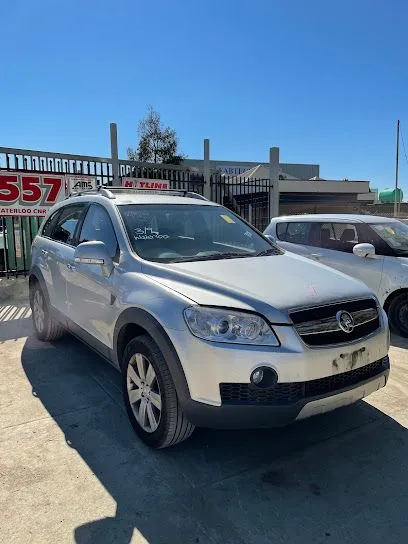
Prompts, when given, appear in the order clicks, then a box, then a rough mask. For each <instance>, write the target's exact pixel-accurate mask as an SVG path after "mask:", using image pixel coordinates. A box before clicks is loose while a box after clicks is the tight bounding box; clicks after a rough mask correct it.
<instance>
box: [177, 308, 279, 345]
mask: <svg viewBox="0 0 408 544" xmlns="http://www.w3.org/2000/svg"><path fill="white" fill-rule="evenodd" d="M184 319H185V320H186V323H187V326H188V328H189V329H190V331H191V332H192V334H194V336H197V337H198V338H202V339H203V340H210V341H212V342H226V343H229V344H250V345H254V346H279V345H280V344H279V340H278V339H277V337H276V335H275V333H274V332H273V330H272V329H271V327H270V326H269V325H268V323H267V322H266V321H265V320H264V319H263V318H262V317H260V316H259V315H256V314H251V313H246V312H238V311H235V310H227V309H222V308H208V307H205V306H192V307H190V308H186V309H185V310H184Z"/></svg>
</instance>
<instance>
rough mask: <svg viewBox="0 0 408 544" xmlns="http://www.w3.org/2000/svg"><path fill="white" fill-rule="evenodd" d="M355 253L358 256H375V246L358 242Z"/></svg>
mask: <svg viewBox="0 0 408 544" xmlns="http://www.w3.org/2000/svg"><path fill="white" fill-rule="evenodd" d="M353 253H354V255H357V257H363V258H370V257H371V258H373V257H375V247H374V246H373V244H356V245H355V246H354V247H353Z"/></svg>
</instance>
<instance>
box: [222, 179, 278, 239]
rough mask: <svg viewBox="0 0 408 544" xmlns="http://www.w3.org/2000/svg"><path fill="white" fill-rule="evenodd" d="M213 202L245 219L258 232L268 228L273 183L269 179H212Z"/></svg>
mask: <svg viewBox="0 0 408 544" xmlns="http://www.w3.org/2000/svg"><path fill="white" fill-rule="evenodd" d="M211 195H212V200H214V201H215V202H218V203H219V204H222V205H223V206H225V207H227V208H229V209H230V210H231V211H233V212H235V213H237V214H238V215H240V216H241V217H243V218H244V219H245V220H246V221H248V222H249V223H251V224H252V225H254V227H256V228H257V229H258V230H260V231H264V230H265V229H266V227H267V226H268V224H269V222H270V219H271V215H270V199H271V183H270V180H269V179H248V178H243V177H236V176H232V177H229V176H223V175H213V176H212V177H211Z"/></svg>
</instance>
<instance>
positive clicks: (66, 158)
mask: <svg viewBox="0 0 408 544" xmlns="http://www.w3.org/2000/svg"><path fill="white" fill-rule="evenodd" d="M6 172H11V173H20V174H25V175H27V176H28V175H29V174H33V173H36V175H41V176H53V175H54V176H61V175H72V176H74V175H76V176H84V177H85V178H86V177H88V179H90V178H96V181H97V184H98V185H106V186H109V185H112V183H113V179H114V178H113V171H112V159H110V158H103V157H91V156H86V155H68V154H61V153H49V152H44V151H31V150H26V149H11V148H1V147H0V175H1V174H5V173H6ZM119 173H120V179H119V180H118V183H121V178H123V177H132V178H143V179H145V180H167V181H169V182H170V188H171V189H177V190H186V191H193V192H197V193H199V194H203V190H204V179H203V175H202V174H200V173H199V172H196V171H193V170H192V169H188V168H185V167H183V166H175V165H166V164H157V165H152V164H146V163H137V162H134V161H129V160H119ZM8 190H9V189H8V188H7V187H6V186H4V187H2V185H1V184H0V193H2V194H4V193H7V192H8ZM1 200H2V199H1V198H0V201H1ZM3 213H4V212H3ZM41 222H42V217H22V216H10V215H2V214H1V205H0V277H1V276H7V277H9V276H17V275H20V274H24V275H25V274H27V273H28V271H29V269H30V262H31V244H32V241H33V239H34V237H35V235H36V234H37V231H38V229H39V226H40V224H41Z"/></svg>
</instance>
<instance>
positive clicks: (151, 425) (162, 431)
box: [122, 335, 194, 449]
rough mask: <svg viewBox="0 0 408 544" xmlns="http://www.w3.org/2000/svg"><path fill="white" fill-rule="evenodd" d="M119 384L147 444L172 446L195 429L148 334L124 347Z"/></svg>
mask: <svg viewBox="0 0 408 544" xmlns="http://www.w3.org/2000/svg"><path fill="white" fill-rule="evenodd" d="M122 387H123V396H124V401H125V406H126V411H127V413H128V416H129V419H130V421H131V423H132V426H133V428H134V430H135V431H136V434H137V435H138V436H139V437H140V438H141V439H142V440H143V442H144V443H145V444H147V445H148V446H150V447H152V448H157V449H159V448H167V447H169V446H174V445H175V444H177V443H178V442H182V441H183V440H186V439H187V438H188V437H189V436H190V435H191V434H192V432H193V431H194V425H193V424H192V423H190V422H189V421H188V420H187V419H186V417H185V415H184V414H183V411H182V409H181V407H180V403H179V401H178V398H177V393H176V389H175V387H174V383H173V380H172V377H171V374H170V371H169V368H168V366H167V364H166V361H165V359H164V357H163V354H162V352H161V351H160V349H159V348H158V346H157V345H156V343H155V342H154V341H153V340H152V339H151V338H150V336H147V335H143V336H138V337H137V338H134V339H133V340H131V341H130V342H129V344H128V345H127V346H126V349H125V352H124V355H123V361H122ZM143 405H144V407H143ZM159 406H160V409H159Z"/></svg>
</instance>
